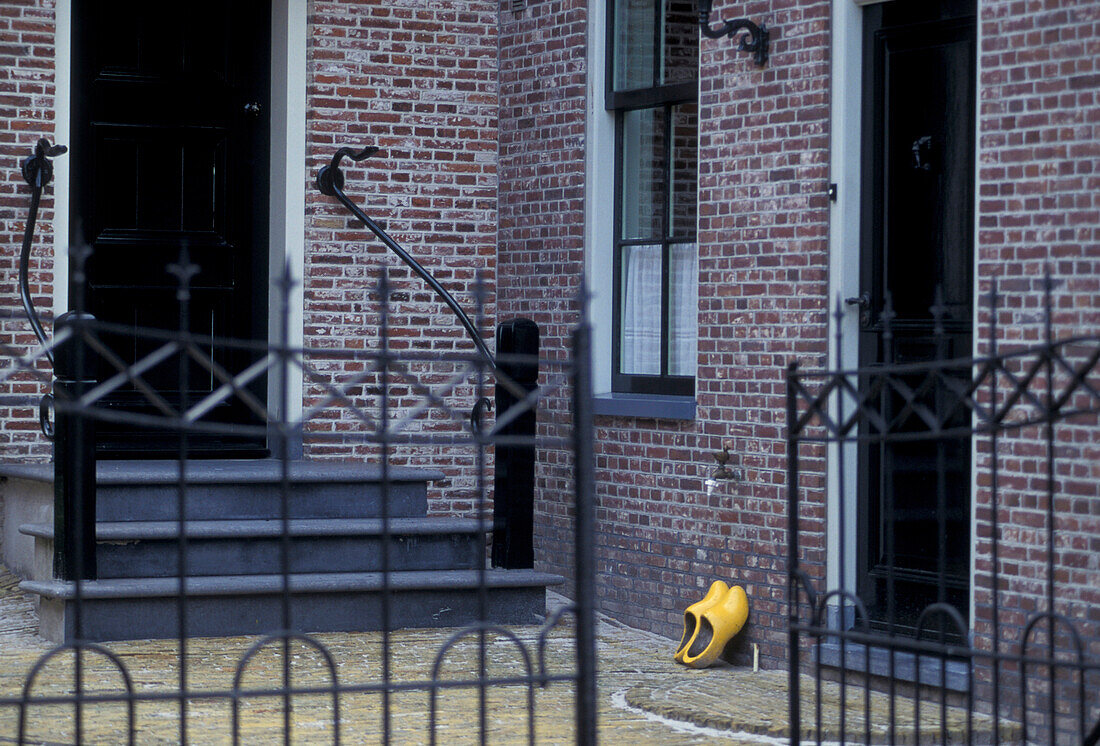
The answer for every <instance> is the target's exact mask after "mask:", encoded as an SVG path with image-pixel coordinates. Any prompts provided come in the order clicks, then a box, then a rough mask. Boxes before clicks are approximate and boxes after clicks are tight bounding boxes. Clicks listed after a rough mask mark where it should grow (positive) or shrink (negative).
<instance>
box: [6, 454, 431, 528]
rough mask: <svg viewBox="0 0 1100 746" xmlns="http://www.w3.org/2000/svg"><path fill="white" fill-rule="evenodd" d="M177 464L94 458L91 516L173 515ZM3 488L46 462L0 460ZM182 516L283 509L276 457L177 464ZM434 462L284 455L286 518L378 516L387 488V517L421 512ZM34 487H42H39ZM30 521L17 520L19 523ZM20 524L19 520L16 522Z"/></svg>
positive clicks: (46, 471) (47, 467) (45, 474)
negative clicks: (423, 465)
mask: <svg viewBox="0 0 1100 746" xmlns="http://www.w3.org/2000/svg"><path fill="white" fill-rule="evenodd" d="M179 475H180V467H179V463H178V462H176V461H158V460H149V461H100V462H99V463H98V464H97V465H96V520H97V521H107V522H114V521H174V520H177V519H178V518H179V504H180V489H179ZM0 476H4V477H6V478H7V480H8V486H7V487H6V492H11V491H15V490H18V489H19V488H20V487H19V485H20V483H29V484H27V488H28V489H31V488H33V486H34V485H39V486H40V487H41V486H45V487H49V490H48V491H47V492H46V494H47V495H48V494H52V484H53V478H54V473H53V466H52V465H51V464H11V465H4V466H3V467H2V468H0ZM184 476H185V478H186V481H187V487H186V489H185V490H184V493H183V494H184V505H185V508H186V517H187V519H189V520H217V519H231V518H244V519H267V518H273V517H281V516H282V511H283V497H282V484H283V479H284V474H283V468H282V462H280V461H276V460H271V459H265V460H243V459H226V460H215V459H205V460H194V461H187V462H186V463H185V466H184ZM444 476H445V475H444V474H443V473H442V472H440V471H437V470H433V469H416V468H408V467H392V466H391V467H389V468H388V469H387V470H386V474H385V478H386V480H387V481H386V483H385V484H383V480H382V477H383V469H382V467H380V466H379V465H377V464H363V463H348V462H339V461H290V462H287V473H286V475H285V478H286V483H287V505H286V511H287V515H288V517H290V518H378V517H380V516H381V515H382V495H383V492H385V493H386V497H387V504H388V506H389V513H388V514H389V517H391V518H409V517H415V516H423V515H426V513H427V508H428V502H427V483H428V482H433V481H438V480H441V479H443V478H444ZM39 491H40V492H41V490H39ZM24 522H30V521H20V524H21V523H24ZM17 525H19V524H17Z"/></svg>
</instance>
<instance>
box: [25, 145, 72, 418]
mask: <svg viewBox="0 0 1100 746" xmlns="http://www.w3.org/2000/svg"><path fill="white" fill-rule="evenodd" d="M67 151H68V148H66V147H65V146H64V145H50V142H49V140H47V139H46V138H44V137H43V138H40V139H39V140H38V142H37V143H36V144H35V146H34V154H33V155H30V156H28V157H27V158H24V159H23V162H22V163H21V164H20V166H21V170H22V172H23V178H24V179H25V180H26V182H27V183H28V184H29V185H30V187H31V208H30V213H29V214H28V215H27V225H26V227H25V228H24V230H23V248H22V250H21V251H20V252H19V298H20V300H22V301H23V310H24V311H25V312H26V314H27V321H28V322H30V325H31V329H33V330H34V336H36V337H38V341H39V342H41V343H42V347H43V348H44V349H45V351H46V357H47V358H49V361H50V365H53V364H54V359H53V350H52V349H50V342H49V339H48V338H47V337H46V332H45V330H44V329H43V328H42V321H41V320H40V319H39V318H38V311H37V310H36V309H35V307H34V299H33V298H31V287H30V261H31V243H32V242H33V240H34V226H35V223H36V222H37V221H38V206H39V203H40V202H41V201H42V190H43V189H44V188H45V186H46V185H47V184H49V183H50V180H51V179H53V163H52V162H51V161H50V159H51V158H56V157H57V156H59V155H62V154H63V153H65V152H67ZM52 402H53V394H49V393H48V394H45V395H44V396H43V397H42V400H41V402H40V403H39V405H38V424H39V426H40V427H41V428H42V433H43V434H44V435H45V436H46V437H47V438H50V439H51V440H52V439H53V427H52V426H51V425H50V417H49V410H50V405H51V403H52Z"/></svg>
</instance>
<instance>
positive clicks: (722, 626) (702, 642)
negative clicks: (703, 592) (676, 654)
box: [682, 585, 749, 668]
mask: <svg viewBox="0 0 1100 746" xmlns="http://www.w3.org/2000/svg"><path fill="white" fill-rule="evenodd" d="M748 618H749V597H748V595H747V594H746V593H745V589H744V588H742V587H741V586H739V585H735V586H733V587H732V588H730V589H729V592H728V593H727V594H726V595H725V596H724V597H723V598H722V599H721V600H720V601H719V602H718V603H717V604H715V605H714V606H711V607H710V608H709V609H707V610H706V611H704V612H703V613H702V615H701V617H700V619H699V629H698V631H697V632H696V634H695V638H694V639H693V640H692V641H691V644H689V645H688V646H687V650H686V652H685V653H684V655H683V660H682V663H683V664H684V665H685V666H689V667H691V668H706V667H707V666H710V665H712V664H713V663H714V662H715V661H716V660H718V656H720V655H721V654H722V651H723V650H724V649H725V647H726V643H728V642H729V641H730V640H731V639H733V636H734V635H736V634H737V633H738V632H740V631H741V628H742V627H744V626H745V622H746V621H747V620H748Z"/></svg>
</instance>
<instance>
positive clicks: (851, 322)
mask: <svg viewBox="0 0 1100 746" xmlns="http://www.w3.org/2000/svg"><path fill="white" fill-rule="evenodd" d="M888 1H890V0H834V2H833V15H832V33H833V57H832V65H833V67H832V72H831V75H832V77H831V79H832V82H833V85H832V114H831V116H832V132H831V133H830V148H831V154H830V177H829V178H830V180H831V181H832V182H833V183H835V184H837V185H838V187H839V199H838V200H837V202H836V203H834V204H833V205H832V211H831V214H830V228H829V313H830V316H829V339H830V347H829V367H830V369H834V370H835V369H837V368H839V367H847V368H855V367H857V365H858V363H859V328H858V323H857V319H856V313H855V312H854V310H853V311H848V312H846V313H845V318H844V321H843V324H844V327H843V332H844V339H845V340H846V344H845V346H844V351H843V353H842V359H840V360H837V359H836V357H837V356H836V351H835V345H833V344H832V340H833V339H835V334H836V322H835V320H834V319H833V316H832V311H833V308H834V304H835V302H836V299H837V298H847V297H851V296H853V295H857V294H858V292H859V261H860V259H859V244H860V235H859V229H860V225H859V223H860V218H859V211H860V161H861V154H860V138H861V129H862V127H861V119H862V113H861V112H862V101H861V98H862V91H863V85H862V74H863V73H862V71H863V61H862V47H863V42H862V35H863V10H862V6H864V5H872V4H874V3H878V2H888ZM981 4H982V0H978V18H981ZM976 28H977V31H976V33H977V36H976V39H975V51H976V54H977V67H976V70H975V76H974V85H975V86H980V85H981V79H982V70H981V48H982V46H981V45H982V27H981V24H980V23H978V24H976ZM838 81H839V82H843V85H839V84H838ZM979 92H980V91H979ZM975 106H977V107H980V106H981V99H980V97H979V96H978V95H975ZM979 115H980V108H979V111H977V112H975V117H974V126H975V141H974V142H975V154H974V158H975V163H974V165H975V168H974V257H973V262H974V265H973V267H974V269H973V275H974V289H973V293H974V316H973V328H974V334H973V335H972V339H973V348H972V351H971V354H972V355H973V356H975V357H977V353H978V343H979V336H980V328H979V326H978V308H979V306H978V304H979V303H980V302H981V296H980V295H979V284H980V279H981V278H980V277H979V276H978V267H979V266H980V265H979V261H978V259H979V254H980V252H979V249H980V244H979V237H980V235H981V232H980V230H979V224H978V214H979V213H978V208H979V205H980V195H981V191H980V186H981V182H980V178H979V177H980V172H979V168H978V166H979V165H980V162H981V161H980V159H979V157H978V156H979V152H978V151H979V150H980V147H981V139H980V138H981V121H980V116H979ZM850 451H851V452H850V453H847V452H846V453H845V454H844V455H845V461H844V472H845V474H846V475H847V476H846V478H845V492H846V493H847V496H846V500H845V505H846V510H845V514H846V516H847V523H846V526H847V527H848V528H849V529H850V530H848V531H847V532H846V534H847V538H848V541H847V542H846V544H847V551H846V555H845V556H846V560H847V569H848V572H847V575H848V578H846V583H845V585H846V587H847V588H848V589H851V590H854V589H855V572H856V546H857V545H856V542H857V540H858V537H857V536H856V531H857V509H858V505H857V498H858V482H857V475H858V471H857V469H858V457H857V453H856V449H855V448H854V447H853V448H851V449H850ZM838 459H839V449H838V448H837V446H836V445H835V444H831V445H830V446H829V449H828V466H827V468H828V476H827V480H826V484H827V491H828V492H827V494H828V509H827V518H826V520H827V526H828V528H827V530H826V534H827V536H828V543H827V548H826V562H827V568H826V582H827V587H828V588H838V587H840V586H839V582H840V577H839V558H840V545H839V531H838V528H839V521H840V500H839V497H838V496H839V494H840V483H839V477H838V470H837V464H838V463H839V462H838ZM970 463H971V469H970V481H971V488H970V489H971V491H970V494H971V501H970V523H971V525H970V542H971V545H970V578H971V583H970V601H969V603H970V617H969V618H970V620H971V625H973V623H974V620H975V619H976V616H975V598H976V596H975V593H976V590H977V589H976V586H975V583H974V582H973V580H974V577H975V573H976V561H977V537H978V531H977V528H978V527H977V522H978V521H977V500H976V499H974V498H975V497H976V496H977V494H978V470H977V464H978V442H977V439H976V438H974V439H971V461H970Z"/></svg>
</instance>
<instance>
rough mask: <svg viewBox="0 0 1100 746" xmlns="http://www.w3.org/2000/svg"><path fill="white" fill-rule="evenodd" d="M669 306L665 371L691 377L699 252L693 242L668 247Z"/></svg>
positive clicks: (697, 299) (696, 312) (696, 327)
mask: <svg viewBox="0 0 1100 746" xmlns="http://www.w3.org/2000/svg"><path fill="white" fill-rule="evenodd" d="M669 266H670V269H671V272H672V277H671V278H669V279H670V280H671V282H670V283H669V290H670V293H669V294H670V296H671V300H670V305H671V306H672V308H671V309H670V310H669V319H668V323H669V327H670V328H669V340H668V358H669V359H668V372H669V375H673V376H694V375H695V358H696V354H697V350H698V346H697V344H696V338H697V337H698V335H699V253H698V252H697V251H696V250H695V244H693V243H682V244H677V245H675V246H673V247H672V257H671V262H670V263H669Z"/></svg>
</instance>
